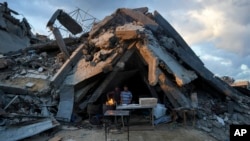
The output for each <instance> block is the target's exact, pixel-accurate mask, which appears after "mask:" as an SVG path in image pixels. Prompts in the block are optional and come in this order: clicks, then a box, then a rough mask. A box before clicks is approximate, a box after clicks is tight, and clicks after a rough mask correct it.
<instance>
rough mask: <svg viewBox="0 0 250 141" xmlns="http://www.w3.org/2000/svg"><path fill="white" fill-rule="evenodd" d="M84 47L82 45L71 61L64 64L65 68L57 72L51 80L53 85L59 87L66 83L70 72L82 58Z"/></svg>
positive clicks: (73, 54)
mask: <svg viewBox="0 0 250 141" xmlns="http://www.w3.org/2000/svg"><path fill="white" fill-rule="evenodd" d="M83 47H84V45H83V44H82V45H80V46H79V47H78V48H77V49H76V50H75V51H74V52H73V53H72V54H71V56H70V58H69V59H67V60H66V62H65V63H64V64H63V66H62V67H61V68H60V69H59V70H58V71H57V73H56V74H55V75H54V76H53V77H52V78H51V80H50V81H51V82H52V85H53V86H55V87H59V86H60V85H61V84H62V82H63V81H64V79H65V77H66V76H67V75H68V72H69V71H70V70H71V69H72V67H74V66H75V64H76V63H77V62H78V61H79V59H80V58H81V57H82V49H83Z"/></svg>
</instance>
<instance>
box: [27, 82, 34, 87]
mask: <svg viewBox="0 0 250 141" xmlns="http://www.w3.org/2000/svg"><path fill="white" fill-rule="evenodd" d="M34 85H35V84H34V83H32V82H28V83H26V85H25V86H26V87H27V88H32V87H33V86H34Z"/></svg>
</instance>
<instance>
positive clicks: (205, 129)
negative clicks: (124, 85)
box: [200, 126, 212, 132]
mask: <svg viewBox="0 0 250 141" xmlns="http://www.w3.org/2000/svg"><path fill="white" fill-rule="evenodd" d="M200 128H201V129H202V130H204V131H206V132H211V131H212V130H211V129H210V128H207V127H203V126H202V127H200Z"/></svg>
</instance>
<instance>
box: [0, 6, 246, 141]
mask: <svg viewBox="0 0 250 141" xmlns="http://www.w3.org/2000/svg"><path fill="white" fill-rule="evenodd" d="M57 16H58V15H57ZM59 16H60V14H59ZM55 18H58V17H54V20H55ZM66 19H67V18H66ZM58 20H61V22H63V21H64V18H63V16H62V17H59V18H58ZM48 25H51V24H48ZM68 28H71V27H68ZM72 28H73V27H72ZM64 41H65V40H64ZM57 43H58V42H57ZM65 44H66V48H64V49H62V48H61V47H62V46H60V44H59V45H58V46H59V47H60V49H61V52H60V51H58V46H57V45H55V46H56V47H57V51H56V53H55V52H53V53H51V51H50V50H49V49H48V48H49V47H50V46H51V45H48V44H46V45H42V46H41V45H40V46H39V47H37V48H36V47H30V48H27V49H25V50H24V51H22V52H18V53H16V54H12V56H5V58H3V59H4V60H5V61H6V60H8V62H12V63H11V64H13V65H8V66H7V68H4V71H3V72H1V74H0V75H1V81H0V82H1V84H0V90H1V99H0V100H1V107H0V109H1V126H4V127H6V126H7V125H14V124H16V123H20V122H24V121H31V120H34V119H36V120H37V119H39V120H41V119H44V118H52V117H53V118H52V119H49V120H48V121H46V122H47V126H46V127H45V128H42V129H44V130H45V129H47V128H53V127H55V125H54V124H51V123H54V120H57V121H66V122H70V121H72V115H77V114H78V115H82V114H86V111H87V107H88V106H89V105H92V104H93V105H99V106H102V105H103V104H104V103H105V101H106V99H105V98H106V94H107V93H108V92H109V91H110V90H113V89H114V88H115V87H117V86H118V87H121V86H123V85H127V86H128V87H129V89H130V90H131V91H132V92H133V100H134V101H136V102H138V99H139V98H140V97H155V98H157V99H158V103H163V104H164V105H165V106H167V108H168V109H169V110H170V111H177V112H178V113H179V116H180V118H183V117H182V114H181V113H182V111H183V110H189V109H190V110H195V113H196V115H195V116H196V117H197V121H196V126H197V127H198V128H200V129H201V130H204V131H206V132H208V133H209V134H210V135H212V136H214V137H216V138H217V139H219V140H225V139H227V138H228V137H229V125H230V124H249V123H250V118H249V114H250V112H249V106H250V105H249V104H250V103H249V102H250V99H249V95H246V94H244V93H242V92H239V91H237V90H236V89H235V88H233V87H231V86H230V85H228V84H227V83H226V82H224V81H222V80H221V79H220V78H218V77H216V76H215V75H214V74H213V73H212V72H211V71H209V70H208V69H207V68H206V67H205V66H204V64H203V62H202V61H201V60H200V59H199V57H197V56H196V54H195V53H194V52H193V51H192V49H191V48H190V47H189V46H188V44H187V43H186V42H185V41H184V40H183V38H182V37H181V36H180V35H179V34H178V33H177V32H176V30H175V29H174V28H173V27H172V26H171V25H170V24H169V23H168V22H167V21H166V20H165V19H164V18H163V17H162V15H160V13H158V12H157V11H154V13H149V12H148V8H146V7H143V8H137V9H127V8H120V9H117V10H116V11H115V12H114V13H113V14H111V15H110V16H107V17H105V18H104V19H103V20H102V21H100V22H98V23H96V24H94V25H93V27H92V29H91V31H89V32H87V33H85V34H83V35H82V36H80V37H79V38H78V39H77V40H76V41H74V42H70V44H69V43H66V41H65ZM63 47H65V46H64V45H63ZM54 49H55V48H54ZM65 52H67V53H65ZM67 54H68V55H67ZM65 56H66V57H65ZM52 121H53V122H52ZM43 122H44V121H43ZM38 123H40V122H38ZM57 124H58V123H57ZM35 125H36V124H35ZM38 126H39V125H36V126H35V127H38ZM26 128H28V127H26ZM30 128H31V127H30ZM7 129H9V128H7V127H6V132H7V131H8V130H7ZM41 131H43V130H41ZM3 134H4V133H3V132H2V134H1V136H2V135H3ZM3 136H7V134H6V135H3ZM27 136H28V135H27ZM27 136H26V137H27Z"/></svg>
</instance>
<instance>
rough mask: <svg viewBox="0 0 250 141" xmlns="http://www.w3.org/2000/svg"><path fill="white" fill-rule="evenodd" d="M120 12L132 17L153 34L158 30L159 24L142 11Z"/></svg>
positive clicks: (124, 9) (124, 10) (126, 10)
mask: <svg viewBox="0 0 250 141" xmlns="http://www.w3.org/2000/svg"><path fill="white" fill-rule="evenodd" d="M120 12H122V13H124V14H126V15H128V16H130V17H131V18H133V19H134V20H135V21H137V22H140V23H142V24H143V25H144V26H145V27H146V28H149V29H150V30H151V31H153V32H155V31H156V30H157V29H158V24H157V23H156V22H154V21H153V20H152V19H150V18H149V17H147V16H146V15H144V14H143V13H142V12H140V11H137V10H132V9H126V8H122V9H120Z"/></svg>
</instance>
